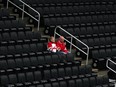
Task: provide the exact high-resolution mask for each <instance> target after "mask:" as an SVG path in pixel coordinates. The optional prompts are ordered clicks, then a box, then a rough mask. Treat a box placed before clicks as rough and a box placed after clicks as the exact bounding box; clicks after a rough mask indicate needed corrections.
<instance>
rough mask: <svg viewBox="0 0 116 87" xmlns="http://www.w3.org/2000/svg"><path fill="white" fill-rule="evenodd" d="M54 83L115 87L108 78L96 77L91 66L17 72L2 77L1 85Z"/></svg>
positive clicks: (66, 86) (66, 85)
mask: <svg viewBox="0 0 116 87" xmlns="http://www.w3.org/2000/svg"><path fill="white" fill-rule="evenodd" d="M85 67H86V68H85ZM89 70H90V71H89ZM8 78H9V79H8ZM48 80H49V82H48ZM89 81H90V83H89ZM54 82H56V83H58V84H60V87H62V86H63V85H64V86H65V87H71V85H73V87H76V86H77V84H78V85H80V86H79V87H90V85H91V87H93V86H97V85H100V86H101V85H106V86H107V87H113V86H112V84H109V81H108V78H107V77H96V74H95V73H92V71H91V67H90V66H80V67H77V66H71V67H65V68H62V67H59V68H57V69H56V68H52V69H49V68H48V69H44V70H43V69H40V70H35V71H29V72H17V73H15V74H14V73H11V74H7V75H2V76H1V83H2V85H6V86H8V85H10V86H30V85H45V84H49V85H50V84H52V83H54ZM93 82H94V83H93ZM22 83H23V84H22ZM44 83H45V84H44ZM82 83H83V84H82ZM61 84H62V86H61ZM50 87H52V86H50Z"/></svg>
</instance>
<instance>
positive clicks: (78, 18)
mask: <svg viewBox="0 0 116 87" xmlns="http://www.w3.org/2000/svg"><path fill="white" fill-rule="evenodd" d="M79 24H81V19H80V17H75V26H79Z"/></svg>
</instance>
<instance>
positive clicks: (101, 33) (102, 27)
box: [99, 26, 105, 36]
mask: <svg viewBox="0 0 116 87" xmlns="http://www.w3.org/2000/svg"><path fill="white" fill-rule="evenodd" d="M104 31H105V29H104V26H99V35H100V36H103V35H104V34H105V32H104Z"/></svg>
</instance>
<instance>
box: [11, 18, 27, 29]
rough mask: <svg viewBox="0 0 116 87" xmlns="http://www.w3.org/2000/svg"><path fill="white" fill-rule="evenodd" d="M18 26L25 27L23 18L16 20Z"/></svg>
mask: <svg viewBox="0 0 116 87" xmlns="http://www.w3.org/2000/svg"><path fill="white" fill-rule="evenodd" d="M12 22H13V21H12ZM18 28H25V22H24V21H23V20H18Z"/></svg>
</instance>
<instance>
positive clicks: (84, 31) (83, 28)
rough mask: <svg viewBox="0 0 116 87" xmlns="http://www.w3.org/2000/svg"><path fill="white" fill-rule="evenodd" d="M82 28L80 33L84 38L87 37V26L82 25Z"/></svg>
mask: <svg viewBox="0 0 116 87" xmlns="http://www.w3.org/2000/svg"><path fill="white" fill-rule="evenodd" d="M80 30H81V32H80V33H81V35H80V37H82V38H84V37H86V33H87V30H86V28H85V27H81V28H80Z"/></svg>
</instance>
